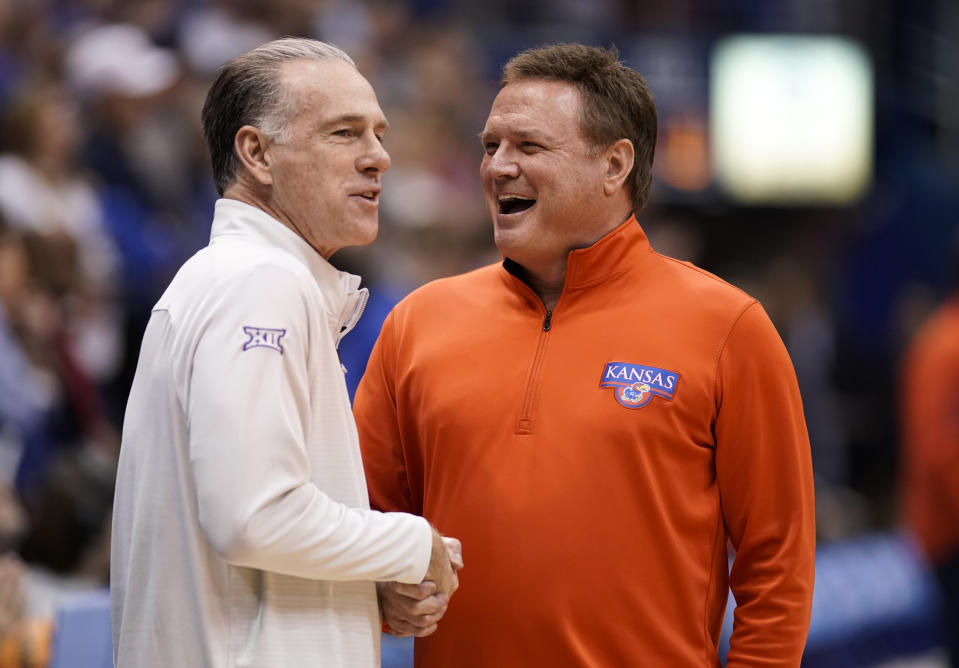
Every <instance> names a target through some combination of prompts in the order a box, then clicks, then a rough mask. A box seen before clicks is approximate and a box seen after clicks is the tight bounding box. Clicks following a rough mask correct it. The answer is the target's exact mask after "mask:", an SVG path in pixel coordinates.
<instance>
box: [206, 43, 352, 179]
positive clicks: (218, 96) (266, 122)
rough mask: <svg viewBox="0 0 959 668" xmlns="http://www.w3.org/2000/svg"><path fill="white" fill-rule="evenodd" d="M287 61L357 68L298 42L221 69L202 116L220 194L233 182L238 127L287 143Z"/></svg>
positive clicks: (334, 51) (339, 55) (336, 52)
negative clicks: (282, 68)
mask: <svg viewBox="0 0 959 668" xmlns="http://www.w3.org/2000/svg"><path fill="white" fill-rule="evenodd" d="M291 60H342V61H345V62H347V63H349V64H350V65H351V66H353V67H354V68H355V67H356V63H355V62H353V59H352V58H350V57H349V55H347V54H346V52H344V51H343V50H342V49H339V48H337V47H335V46H333V45H332V44H327V43H326V42H320V41H318V40H315V39H307V38H302V37H284V38H283V39H278V40H274V41H272V42H267V43H266V44H263V45H261V46H258V47H256V48H255V49H253V50H251V51H247V52H246V53H244V54H241V55H239V56H237V57H236V58H233V59H232V60H230V61H228V62H227V63H226V64H224V65H223V66H222V67H221V68H220V70H219V72H218V73H217V76H216V79H214V81H213V85H211V86H210V90H209V92H208V93H207V96H206V101H205V102H204V104H203V112H202V121H203V134H204V135H205V136H206V141H207V145H208V146H209V149H210V161H211V163H212V165H213V178H214V181H215V182H216V190H217V192H218V193H219V194H220V195H223V192H224V190H226V188H227V186H229V185H230V184H231V183H232V182H233V180H234V179H235V178H236V170H237V167H238V166H239V160H238V159H237V156H236V154H235V153H234V152H233V141H234V139H235V138H236V133H237V131H238V130H239V129H240V128H241V127H243V126H244V125H252V126H254V127H256V128H259V129H260V131H261V132H263V134H265V135H266V136H267V137H269V138H270V139H271V140H272V141H275V142H277V143H279V144H283V143H286V142H288V141H289V140H290V124H289V121H290V118H291V116H292V114H293V112H294V110H293V109H292V108H291V105H292V100H291V96H290V95H289V91H287V90H284V87H283V85H282V81H281V79H280V76H279V72H280V66H281V65H282V64H283V63H286V62H289V61H291Z"/></svg>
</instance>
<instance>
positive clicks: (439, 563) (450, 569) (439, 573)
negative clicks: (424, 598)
mask: <svg viewBox="0 0 959 668" xmlns="http://www.w3.org/2000/svg"><path fill="white" fill-rule="evenodd" d="M450 541H451V542H450V545H452V546H453V547H452V548H449V547H447V542H446V541H445V540H444V538H443V537H442V536H441V535H440V534H439V532H438V531H437V530H436V529H433V551H432V553H431V554H430V565H429V568H427V569H426V576H425V577H424V578H423V582H434V583H436V591H437V592H439V593H441V594H446V597H447V599H449V597H450V596H452V595H453V592H454V591H456V589H457V587H459V586H460V582H459V578H457V577H456V569H454V565H453V563H452V561H453V558H454V549H453V548H456V547H459V541H458V540H456V539H455V538H452V539H450ZM452 541H455V544H454V543H453V542H452ZM461 550H462V548H460V549H459V550H456V551H457V552H460V551H461ZM456 558H457V559H458V560H459V562H460V563H461V564H462V560H463V557H462V556H459V557H456ZM461 567H462V566H461Z"/></svg>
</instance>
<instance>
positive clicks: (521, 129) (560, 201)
mask: <svg viewBox="0 0 959 668" xmlns="http://www.w3.org/2000/svg"><path fill="white" fill-rule="evenodd" d="M581 106H582V98H581V95H580V92H579V90H578V89H577V88H576V87H575V86H574V85H572V84H569V83H565V82H561V81H546V80H541V79H523V80H520V81H516V82H513V83H509V84H507V85H506V86H504V87H503V88H502V90H500V92H499V94H498V95H497V96H496V99H495V100H494V101H493V107H492V109H491V110H490V114H489V118H488V119H487V121H486V127H485V128H484V130H483V132H482V133H481V135H480V139H481V140H482V142H483V147H484V149H485V152H486V154H485V156H484V157H483V162H482V165H481V167H480V176H481V177H482V180H483V189H484V190H485V193H486V205H487V208H488V210H489V213H490V217H491V218H492V220H493V229H494V236H495V240H496V246H497V248H499V250H500V252H501V253H503V255H505V256H506V257H508V258H510V259H511V260H513V261H514V262H517V263H518V264H520V265H522V266H523V267H524V268H525V269H527V270H528V271H530V272H532V273H533V274H539V273H543V272H549V271H551V268H553V267H556V266H558V265H561V266H562V267H565V262H566V256H567V254H568V253H569V251H570V250H572V249H574V248H585V247H587V246H590V245H592V244H593V243H595V242H596V241H597V240H598V239H599V238H600V237H602V236H603V235H604V234H606V233H607V232H609V231H610V230H611V229H613V227H615V226H616V225H618V224H619V223H621V222H623V220H624V218H622V217H620V218H619V219H616V215H618V214H617V213H614V212H613V211H612V209H611V205H612V204H613V202H612V200H611V198H610V197H609V196H608V195H607V194H605V193H604V189H603V186H604V174H605V173H606V169H607V164H608V161H607V158H606V156H605V155H604V153H603V152H602V151H596V150H594V149H593V147H592V146H591V145H590V143H589V142H588V141H587V140H586V138H585V136H584V135H583V131H582V128H581V126H580V110H581ZM617 203H618V200H617Z"/></svg>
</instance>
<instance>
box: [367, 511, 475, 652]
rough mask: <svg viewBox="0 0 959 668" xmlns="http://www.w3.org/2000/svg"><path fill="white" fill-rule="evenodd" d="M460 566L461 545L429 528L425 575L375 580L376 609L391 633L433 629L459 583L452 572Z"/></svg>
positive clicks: (410, 633) (418, 634)
mask: <svg viewBox="0 0 959 668" xmlns="http://www.w3.org/2000/svg"><path fill="white" fill-rule="evenodd" d="M461 568H463V547H462V545H461V544H460V542H459V541H458V540H456V539H455V538H448V537H443V536H441V535H440V534H439V532H437V531H436V529H433V551H432V552H431V554H430V565H429V568H427V569H426V576H425V577H424V578H423V581H422V582H421V583H419V584H415V585H414V584H403V583H402V582H377V583H376V591H377V594H378V595H379V599H380V610H382V612H383V618H384V619H385V620H386V623H387V624H389V626H390V629H391V630H392V631H393V633H394V634H396V635H397V636H400V637H405V636H416V637H418V638H422V637H423V636H428V635H430V634H431V633H433V632H434V631H435V630H436V626H437V623H438V622H439V621H440V619H442V617H443V615H444V614H446V607H447V606H448V605H449V601H450V597H451V596H452V595H453V592H454V591H456V588H457V587H459V579H458V578H457V577H456V572H457V571H458V570H459V569H461Z"/></svg>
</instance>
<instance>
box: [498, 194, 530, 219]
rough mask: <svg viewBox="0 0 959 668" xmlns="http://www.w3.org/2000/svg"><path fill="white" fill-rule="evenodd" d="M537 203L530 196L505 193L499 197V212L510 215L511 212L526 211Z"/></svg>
mask: <svg viewBox="0 0 959 668" xmlns="http://www.w3.org/2000/svg"><path fill="white" fill-rule="evenodd" d="M534 204H536V200H535V199H531V198H529V197H520V196H519V195H504V196H503V197H500V198H499V212H500V213H502V214H506V215H509V214H511V213H520V212H522V211H526V210H527V209H529V208H530V207H531V206H533V205H534Z"/></svg>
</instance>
